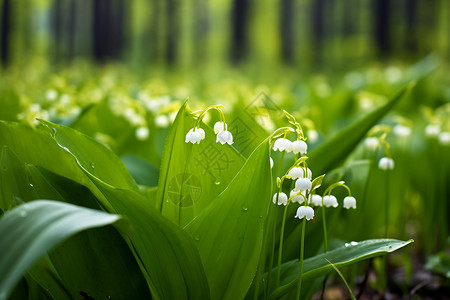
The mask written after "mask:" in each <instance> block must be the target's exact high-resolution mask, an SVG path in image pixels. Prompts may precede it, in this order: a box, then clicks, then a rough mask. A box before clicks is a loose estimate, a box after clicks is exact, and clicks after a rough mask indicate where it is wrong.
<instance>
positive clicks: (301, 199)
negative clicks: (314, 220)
mask: <svg viewBox="0 0 450 300" xmlns="http://www.w3.org/2000/svg"><path fill="white" fill-rule="evenodd" d="M299 193H300V191H297V190H292V191H291V193H290V195H289V196H290V197H292V198H291V202H297V203H299V204H302V203H303V202H305V198H304V196H305V193H304V192H302V193H300V194H299ZM296 194H299V195H296ZM294 195H296V196H294Z"/></svg>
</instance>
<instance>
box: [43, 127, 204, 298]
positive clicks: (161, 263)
mask: <svg viewBox="0 0 450 300" xmlns="http://www.w3.org/2000/svg"><path fill="white" fill-rule="evenodd" d="M45 124H47V125H48V126H52V128H53V129H54V130H55V134H54V137H55V139H56V141H57V142H58V145H59V146H60V147H63V148H64V149H65V152H67V153H69V154H71V155H72V156H73V157H72V158H71V159H70V161H75V162H76V163H77V168H79V169H80V170H83V171H84V173H85V174H86V175H87V176H88V177H89V179H90V180H91V184H90V185H88V184H86V186H88V187H89V188H90V189H91V191H95V190H97V191H98V189H100V190H101V192H100V195H99V196H98V194H96V196H98V198H99V201H100V204H101V206H102V207H105V209H107V210H108V211H109V212H112V213H119V214H121V215H123V216H125V217H127V218H128V219H129V220H130V223H131V225H132V227H133V230H131V232H126V233H124V232H123V231H122V232H121V233H122V234H123V236H125V237H126V240H127V243H128V244H129V246H130V249H131V250H132V251H133V253H134V254H135V256H136V258H137V259H138V262H139V264H140V267H141V270H142V271H143V273H144V274H145V275H146V279H147V281H148V284H149V286H150V289H151V291H152V294H153V296H154V297H156V298H160V299H185V298H192V299H207V298H209V288H208V284H207V280H206V278H205V275H204V271H203V267H202V265H201V261H200V257H199V255H198V250H197V249H196V248H195V245H194V243H193V241H192V238H191V237H189V235H188V234H187V233H185V232H184V231H183V230H182V229H181V228H179V227H178V226H176V225H174V224H172V223H171V222H170V221H168V220H167V219H165V218H164V217H162V216H161V214H160V213H159V212H158V211H157V210H155V209H154V207H153V204H152V203H151V202H150V201H148V200H147V199H146V198H145V197H144V196H143V195H142V194H140V193H138V192H137V191H134V190H133V189H120V188H115V187H113V186H110V185H109V184H107V183H105V182H104V181H102V180H101V179H102V178H97V177H96V176H95V175H97V176H99V175H100V174H103V172H104V170H103V171H101V172H100V173H99V171H100V170H99V169H101V166H103V161H102V160H101V155H105V157H109V158H111V160H112V161H113V162H114V161H115V160H116V159H117V158H116V157H115V156H114V154H112V152H111V153H107V152H108V151H109V150H107V149H106V148H105V147H104V146H103V145H101V144H99V143H97V142H95V141H93V140H91V139H90V138H88V137H86V136H84V135H83V134H81V133H77V132H76V131H75V130H73V129H70V128H66V127H63V126H59V125H55V124H50V123H48V122H45ZM80 145H83V146H84V148H83V149H80ZM90 153H94V154H95V156H97V157H98V160H97V161H96V162H101V164H100V163H99V164H96V165H95V168H92V166H91V165H90V163H89V162H91V161H92V159H91V156H90ZM105 162H107V161H105ZM100 165H101V166H100ZM97 166H98V168H99V169H97ZM105 170H109V171H110V172H112V173H118V172H119V171H121V170H122V171H121V172H124V173H126V174H128V172H127V171H126V169H125V167H124V166H123V164H122V163H120V164H119V163H118V165H116V170H111V169H109V168H105ZM123 170H125V171H123ZM110 176H114V175H113V174H111V175H110ZM118 176H123V174H122V175H120V174H119V175H118ZM127 176H128V175H127ZM105 178H108V177H106V176H105ZM119 178H120V177H119ZM92 184H93V185H94V188H92ZM97 188H98V189H97ZM105 197H106V198H105ZM167 270H170V273H169V272H168V271H167ZM169 275H170V276H169Z"/></svg>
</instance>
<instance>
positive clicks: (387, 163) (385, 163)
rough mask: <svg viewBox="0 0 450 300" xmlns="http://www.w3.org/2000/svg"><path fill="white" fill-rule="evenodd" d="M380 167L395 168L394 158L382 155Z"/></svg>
mask: <svg viewBox="0 0 450 300" xmlns="http://www.w3.org/2000/svg"><path fill="white" fill-rule="evenodd" d="M378 168H379V169H381V170H384V171H386V170H393V169H394V160H393V159H392V158H389V157H382V158H381V159H380V160H379V161H378Z"/></svg>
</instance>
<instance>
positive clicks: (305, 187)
mask: <svg viewBox="0 0 450 300" xmlns="http://www.w3.org/2000/svg"><path fill="white" fill-rule="evenodd" d="M295 189H296V190H297V191H309V190H310V189H311V180H310V179H309V178H299V179H297V181H295Z"/></svg>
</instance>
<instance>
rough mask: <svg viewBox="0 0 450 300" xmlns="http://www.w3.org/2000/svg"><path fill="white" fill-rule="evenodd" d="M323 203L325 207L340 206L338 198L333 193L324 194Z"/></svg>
mask: <svg viewBox="0 0 450 300" xmlns="http://www.w3.org/2000/svg"><path fill="white" fill-rule="evenodd" d="M323 205H324V206H325V207H330V206H333V207H338V205H339V204H338V202H337V199H336V197H335V196H333V195H326V196H323Z"/></svg>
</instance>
